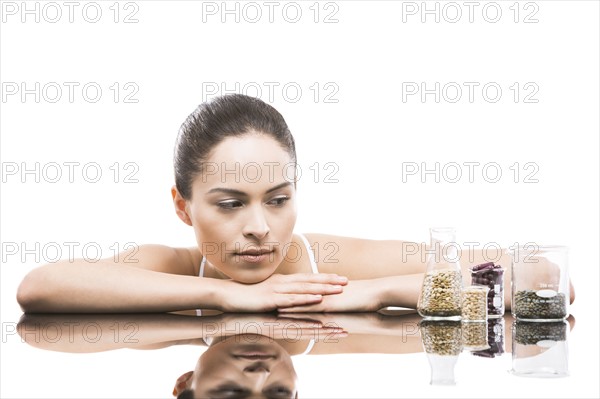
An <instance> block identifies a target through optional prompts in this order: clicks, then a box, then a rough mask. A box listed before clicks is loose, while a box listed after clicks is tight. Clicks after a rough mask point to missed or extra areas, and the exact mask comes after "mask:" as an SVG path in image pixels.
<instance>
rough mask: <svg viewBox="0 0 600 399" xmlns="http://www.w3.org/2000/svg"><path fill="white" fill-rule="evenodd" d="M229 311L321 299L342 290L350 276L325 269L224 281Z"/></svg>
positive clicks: (260, 309)
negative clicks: (250, 280)
mask: <svg viewBox="0 0 600 399" xmlns="http://www.w3.org/2000/svg"><path fill="white" fill-rule="evenodd" d="M224 283H225V286H224V290H225V291H224V292H223V294H222V295H223V305H222V307H221V309H220V310H223V311H225V312H269V311H272V310H276V309H283V308H289V307H294V306H307V305H313V304H316V303H319V302H321V301H322V299H323V298H326V297H330V296H332V295H333V294H340V293H341V292H342V291H343V287H342V286H344V285H346V284H347V283H348V279H347V278H346V277H342V276H338V275H337V274H325V273H317V274H313V273H297V274H288V275H283V274H274V275H272V276H270V277H269V278H267V279H266V280H264V281H261V282H260V283H257V284H244V283H239V282H236V281H233V280H225V281H224Z"/></svg>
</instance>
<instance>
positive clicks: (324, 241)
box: [282, 234, 575, 312]
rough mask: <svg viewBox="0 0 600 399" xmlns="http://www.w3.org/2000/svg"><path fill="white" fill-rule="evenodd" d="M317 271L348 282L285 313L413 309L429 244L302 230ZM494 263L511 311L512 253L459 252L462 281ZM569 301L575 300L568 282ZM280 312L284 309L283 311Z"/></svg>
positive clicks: (472, 250) (471, 250)
mask: <svg viewBox="0 0 600 399" xmlns="http://www.w3.org/2000/svg"><path fill="white" fill-rule="evenodd" d="M305 236H306V238H307V239H308V241H309V244H310V245H311V248H313V249H316V251H315V252H316V253H315V258H316V261H317V265H318V268H319V271H320V272H325V273H340V274H343V275H344V276H347V277H348V278H349V280H350V283H349V284H348V286H346V288H345V289H344V292H343V293H341V294H339V295H336V296H332V297H327V298H324V300H323V301H322V302H320V303H319V304H315V305H310V306H308V305H307V306H301V307H296V308H291V309H287V310H286V311H294V312H295V311H298V312H320V311H327V312H335V311H341V312H351V311H355V312H356V311H376V310H378V309H381V308H382V307H386V306H401V307H407V308H413V309H415V308H416V306H417V301H418V298H419V293H420V290H421V284H422V282H423V273H424V272H425V269H426V266H427V251H426V249H427V246H426V245H425V244H424V243H415V242H409V241H398V240H368V239H360V238H351V237H342V236H333V235H326V234H306V235H305ZM490 261H494V262H495V263H496V264H499V265H501V266H502V267H503V268H504V270H505V271H504V302H505V305H506V309H510V289H511V288H510V287H511V285H510V284H511V257H510V254H509V253H508V251H507V250H504V249H503V250H501V251H498V252H496V251H494V250H490V251H489V252H486V251H483V250H481V249H475V248H467V249H466V250H463V251H460V252H459V263H460V266H461V273H462V277H463V283H464V284H465V285H470V284H471V273H470V271H469V268H470V267H472V266H473V265H477V264H480V263H486V262H490ZM570 299H571V302H573V301H574V299H575V293H574V290H573V286H572V285H571V298H570ZM282 311H283V310H282Z"/></svg>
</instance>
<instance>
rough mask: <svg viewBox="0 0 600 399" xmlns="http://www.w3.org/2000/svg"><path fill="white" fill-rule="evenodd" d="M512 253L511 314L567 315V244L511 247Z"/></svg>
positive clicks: (555, 317) (540, 317) (520, 316)
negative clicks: (562, 245)
mask: <svg viewBox="0 0 600 399" xmlns="http://www.w3.org/2000/svg"><path fill="white" fill-rule="evenodd" d="M511 255H512V298H511V300H512V302H511V309H512V314H513V316H514V317H515V318H517V319H521V320H531V321H552V320H562V319H564V318H566V317H567V315H568V314H569V313H568V304H569V296H570V292H569V274H568V270H567V248H566V247H561V246H546V247H543V246H537V245H535V244H530V245H525V246H521V247H516V248H514V249H513V250H512V253H511Z"/></svg>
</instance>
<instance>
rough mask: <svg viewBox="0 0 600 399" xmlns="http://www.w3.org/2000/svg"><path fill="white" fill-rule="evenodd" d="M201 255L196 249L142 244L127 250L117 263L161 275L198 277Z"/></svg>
mask: <svg viewBox="0 0 600 399" xmlns="http://www.w3.org/2000/svg"><path fill="white" fill-rule="evenodd" d="M201 261H202V254H201V253H200V250H199V249H198V248H196V247H189V248H177V247H170V246H167V245H160V244H144V245H140V246H139V247H135V248H132V249H129V250H128V251H126V252H125V253H123V256H122V257H121V259H120V261H119V263H122V264H127V265H128V266H135V267H140V268H142V269H147V270H153V271H157V272H163V273H171V274H182V275H196V276H197V275H198V271H199V268H200V262H201Z"/></svg>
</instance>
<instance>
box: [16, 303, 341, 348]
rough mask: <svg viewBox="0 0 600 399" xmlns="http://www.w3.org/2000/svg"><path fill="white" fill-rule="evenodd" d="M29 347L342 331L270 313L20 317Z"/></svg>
mask: <svg viewBox="0 0 600 399" xmlns="http://www.w3.org/2000/svg"><path fill="white" fill-rule="evenodd" d="M17 331H18V333H19V335H20V336H21V338H22V340H23V341H24V342H26V343H28V344H29V345H31V346H34V347H37V348H40V349H46V350H52V351H59V352H74V353H78V352H82V353H83V352H103V351H108V350H114V349H121V348H130V349H156V348H161V347H166V346H170V345H181V344H201V345H202V344H203V342H204V340H205V339H207V338H211V339H214V338H217V337H223V336H231V335H237V334H242V333H259V334H261V335H265V336H269V337H271V338H273V339H285V338H288V337H298V338H304V339H309V338H312V337H324V336H326V335H329V336H330V335H331V334H332V333H333V334H336V333H338V332H340V331H341V329H340V328H339V327H323V326H322V325H321V323H320V322H318V321H315V320H310V319H307V320H289V319H282V318H278V317H277V315H275V314H258V315H256V314H220V315H216V316H203V317H190V316H180V315H174V314H166V313H165V314H147V315H125V314H124V315H44V314H27V315H24V316H23V317H22V319H21V321H20V322H19V325H18V326H17Z"/></svg>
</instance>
